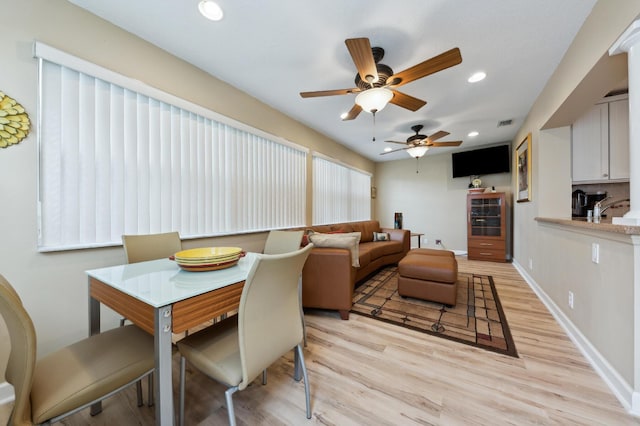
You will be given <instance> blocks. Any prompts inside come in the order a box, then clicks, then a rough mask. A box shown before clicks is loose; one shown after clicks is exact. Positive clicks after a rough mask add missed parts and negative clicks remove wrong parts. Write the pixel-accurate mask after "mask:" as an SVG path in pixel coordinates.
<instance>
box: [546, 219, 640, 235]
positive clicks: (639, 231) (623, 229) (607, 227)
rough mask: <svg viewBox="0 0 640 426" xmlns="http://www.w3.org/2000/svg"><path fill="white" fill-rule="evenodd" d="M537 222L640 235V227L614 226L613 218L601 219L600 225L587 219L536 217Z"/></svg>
mask: <svg viewBox="0 0 640 426" xmlns="http://www.w3.org/2000/svg"><path fill="white" fill-rule="evenodd" d="M535 220H536V221H538V222H542V223H554V224H557V225H565V226H568V227H574V228H577V229H588V230H592V231H604V232H613V233H616V234H626V235H640V226H629V225H614V224H613V223H611V218H606V219H601V220H600V223H595V222H587V221H586V220H585V219H581V218H575V219H557V218H552V217H536V218H535Z"/></svg>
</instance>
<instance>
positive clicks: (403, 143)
mask: <svg viewBox="0 0 640 426" xmlns="http://www.w3.org/2000/svg"><path fill="white" fill-rule="evenodd" d="M385 142H389V143H399V144H400V145H406V144H407V143H406V142H398V141H385Z"/></svg>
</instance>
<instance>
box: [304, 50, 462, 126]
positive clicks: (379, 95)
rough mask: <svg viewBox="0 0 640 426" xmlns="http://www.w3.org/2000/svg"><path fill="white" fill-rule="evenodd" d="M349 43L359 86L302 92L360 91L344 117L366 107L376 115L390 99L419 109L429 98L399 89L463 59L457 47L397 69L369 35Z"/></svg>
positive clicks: (312, 94) (314, 94)
mask: <svg viewBox="0 0 640 426" xmlns="http://www.w3.org/2000/svg"><path fill="white" fill-rule="evenodd" d="M345 44H346V45H347V49H348V50H349V54H350V55H351V58H352V59H353V63H354V64H355V66H356V68H357V70H358V74H356V77H355V84H356V87H354V88H351V89H337V90H321V91H316V92H300V96H302V97H303V98H313V97H318V96H335V95H346V94H350V93H357V94H358V95H357V96H356V99H355V105H354V106H353V108H351V110H350V111H349V112H348V113H347V114H346V115H345V116H343V118H342V119H343V120H353V119H354V118H356V117H357V116H358V114H360V112H361V111H362V110H365V111H367V112H370V113H372V114H374V116H375V113H376V112H379V111H380V110H382V108H384V107H385V106H386V105H387V103H389V102H391V103H392V104H394V105H397V106H400V107H402V108H406V109H408V110H411V111H417V110H418V109H420V108H422V107H423V106H424V105H425V104H426V102H425V101H423V100H421V99H418V98H415V97H413V96H410V95H407V94H406V93H402V92H399V91H398V90H396V89H397V88H398V87H400V86H403V85H405V84H407V83H411V82H412V81H415V80H417V79H419V78H422V77H426V76H428V75H430V74H434V73H436V72H438V71H442V70H444V69H447V68H450V67H452V66H454V65H458V64H459V63H461V62H462V56H461V55H460V49H458V48H457V47H455V48H453V49H451V50H448V51H446V52H444V53H441V54H440V55H437V56H434V57H433V58H431V59H427V60H426V61H424V62H421V63H419V64H417V65H414V66H412V67H410V68H407V69H406V70H404V71H401V72H399V73H394V72H393V70H392V69H391V67H389V66H388V65H385V64H382V63H380V60H381V59H382V58H383V57H384V49H383V48H381V47H373V48H372V47H371V44H370V43H369V39H368V38H350V39H347V40H345Z"/></svg>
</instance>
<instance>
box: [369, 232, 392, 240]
mask: <svg viewBox="0 0 640 426" xmlns="http://www.w3.org/2000/svg"><path fill="white" fill-rule="evenodd" d="M390 240H391V235H389V233H388V232H374V233H373V241H390Z"/></svg>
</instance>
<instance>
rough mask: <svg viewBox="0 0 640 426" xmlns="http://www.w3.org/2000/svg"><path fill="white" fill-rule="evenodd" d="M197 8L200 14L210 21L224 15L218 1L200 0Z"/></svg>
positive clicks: (219, 18) (217, 19)
mask: <svg viewBox="0 0 640 426" xmlns="http://www.w3.org/2000/svg"><path fill="white" fill-rule="evenodd" d="M198 10H199V11H200V13H201V14H202V16H204V17H205V18H207V19H210V20H212V21H219V20H221V19H222V17H223V16H224V13H223V12H222V9H221V8H220V6H219V5H218V3H216V2H214V1H211V0H202V1H201V2H200V3H198Z"/></svg>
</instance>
